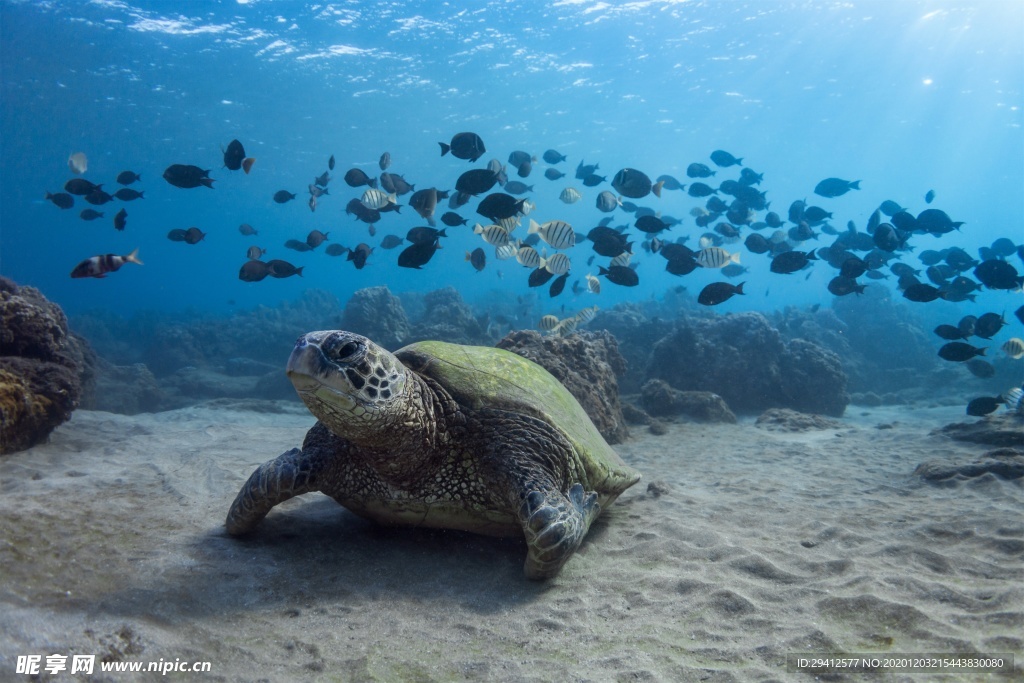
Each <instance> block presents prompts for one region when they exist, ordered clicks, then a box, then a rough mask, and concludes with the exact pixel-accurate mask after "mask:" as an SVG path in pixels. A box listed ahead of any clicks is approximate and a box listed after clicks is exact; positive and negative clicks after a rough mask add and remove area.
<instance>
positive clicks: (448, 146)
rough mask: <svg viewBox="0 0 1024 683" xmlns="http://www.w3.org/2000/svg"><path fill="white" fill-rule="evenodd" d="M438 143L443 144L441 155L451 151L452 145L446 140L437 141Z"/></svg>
mask: <svg viewBox="0 0 1024 683" xmlns="http://www.w3.org/2000/svg"><path fill="white" fill-rule="evenodd" d="M437 144H439V145H441V156H444V155H445V154H447V153H448V152H449V151H451V146H450V145H448V144H447V143H444V142H439V143H437Z"/></svg>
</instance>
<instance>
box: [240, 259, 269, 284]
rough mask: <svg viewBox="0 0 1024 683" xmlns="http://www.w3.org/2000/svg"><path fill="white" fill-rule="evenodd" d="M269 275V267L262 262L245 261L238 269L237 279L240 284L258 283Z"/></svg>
mask: <svg viewBox="0 0 1024 683" xmlns="http://www.w3.org/2000/svg"><path fill="white" fill-rule="evenodd" d="M268 275H270V266H269V265H267V264H266V263H264V262H263V261H247V262H246V263H245V264H243V265H242V267H241V268H239V269H238V279H239V280H241V281H242V282H259V281H260V280H262V279H264V278H265V277H267V276H268Z"/></svg>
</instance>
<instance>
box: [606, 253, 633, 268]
mask: <svg viewBox="0 0 1024 683" xmlns="http://www.w3.org/2000/svg"><path fill="white" fill-rule="evenodd" d="M632 256H633V255H632V254H630V253H629V252H628V251H624V252H622V253H621V254H619V255H618V256H616V257H615V258H613V259H612V262H611V265H613V266H625V267H626V268H628V267H629V259H630V257H632Z"/></svg>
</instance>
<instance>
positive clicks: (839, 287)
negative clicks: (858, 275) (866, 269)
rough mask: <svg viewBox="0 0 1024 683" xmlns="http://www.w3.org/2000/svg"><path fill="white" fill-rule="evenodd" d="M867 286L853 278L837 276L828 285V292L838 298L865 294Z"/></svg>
mask: <svg viewBox="0 0 1024 683" xmlns="http://www.w3.org/2000/svg"><path fill="white" fill-rule="evenodd" d="M865 287H866V285H862V284H860V283H859V282H857V281H856V280H854V279H853V278H849V277H843V276H842V275H837V276H835V277H834V278H832V279H831V280H830V281H829V283H828V291H830V292H831V293H833V294H835V295H836V296H846V295H847V294H853V293H857V294H863V293H864V288H865Z"/></svg>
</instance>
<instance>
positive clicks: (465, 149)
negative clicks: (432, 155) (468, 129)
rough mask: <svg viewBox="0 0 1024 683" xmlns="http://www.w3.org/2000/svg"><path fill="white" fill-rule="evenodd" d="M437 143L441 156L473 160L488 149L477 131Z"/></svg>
mask: <svg viewBox="0 0 1024 683" xmlns="http://www.w3.org/2000/svg"><path fill="white" fill-rule="evenodd" d="M437 144H439V145H441V156H444V155H445V154H448V152H451V153H452V156H453V157H455V158H456V159H466V160H467V161H473V162H475V161H476V160H477V159H479V158H480V157H481V156H483V154H484V152H486V151H487V149H486V148H485V147H484V141H483V140H481V139H480V136H479V135H477V134H476V133H456V134H455V136H454V137H453V138H452V141H451V142H450V143H448V144H445V143H443V142H439V143H437ZM428 260H429V257H428ZM424 263H426V261H424Z"/></svg>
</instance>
